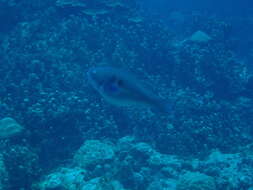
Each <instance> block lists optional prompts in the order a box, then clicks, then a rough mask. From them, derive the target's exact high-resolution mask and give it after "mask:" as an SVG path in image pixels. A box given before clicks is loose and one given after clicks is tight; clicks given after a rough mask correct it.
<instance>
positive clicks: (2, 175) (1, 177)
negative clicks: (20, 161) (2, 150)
mask: <svg viewBox="0 0 253 190" xmlns="http://www.w3.org/2000/svg"><path fill="white" fill-rule="evenodd" d="M7 180H8V173H7V171H6V168H5V164H4V161H3V156H2V155H1V154H0V190H4V189H5V188H4V183H5V182H6V181H7Z"/></svg>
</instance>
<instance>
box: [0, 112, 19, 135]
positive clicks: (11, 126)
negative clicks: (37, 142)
mask: <svg viewBox="0 0 253 190" xmlns="http://www.w3.org/2000/svg"><path fill="white" fill-rule="evenodd" d="M23 129H24V128H23V127H22V126H21V125H19V124H18V123H17V122H16V121H15V120H14V119H12V118H11V117H5V118H3V119H1V120H0V139H3V138H9V137H12V136H15V135H17V134H19V133H21V132H22V131H23Z"/></svg>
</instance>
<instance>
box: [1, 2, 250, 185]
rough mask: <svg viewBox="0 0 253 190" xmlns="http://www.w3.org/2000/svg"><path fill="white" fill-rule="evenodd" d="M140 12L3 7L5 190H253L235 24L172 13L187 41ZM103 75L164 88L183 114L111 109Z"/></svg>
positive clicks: (117, 6) (244, 77)
mask: <svg viewBox="0 0 253 190" xmlns="http://www.w3.org/2000/svg"><path fill="white" fill-rule="evenodd" d="M140 9H141V7H139V6H138V2H137V1H135V0H126V1H121V0H115V1H112V0H103V1H98V0H90V1H83V0H53V1H52V0H43V1H42V0H40V1H27V0H11V1H7V0H2V1H1V2H0V22H1V24H2V25H1V28H0V60H1V67H0V73H1V75H0V119H1V120H0V151H1V156H0V189H1V185H2V189H6V190H12V189H22V188H23V189H27V190H30V189H32V184H34V186H33V188H35V189H36V188H37V189H40V188H41V189H50V188H51V189H57V188H58V189H75V188H77V187H78V188H79V187H80V188H83V189H103V190H108V189H110V190H112V189H117V190H119V189H130V190H139V189H143V190H146V189H148V190H159V189H161V190H162V189H170V190H175V189H185V188H186V189H187V188H188V189H189V188H192V189H194V188H195V189H201V188H202V189H203V188H206V189H208V188H209V189H214V188H216V189H217V190H220V189H221V190H223V189H231V190H238V189H240V188H242V189H249V188H251V187H252V185H253V184H252V181H253V176H252V173H253V167H252V165H253V164H252V163H253V161H252V145H251V143H252V139H253V136H252V134H253V129H252V126H253V119H252V115H253V106H252V105H253V98H252V97H253V96H252V94H253V91H252V84H253V82H252V81H253V79H252V73H250V72H251V71H250V68H249V66H248V65H247V62H246V61H244V59H241V57H240V56H238V52H237V51H236V48H235V46H236V43H238V42H235V39H234V36H233V35H232V28H233V27H232V23H230V22H229V21H227V20H226V21H225V20H223V19H221V18H216V17H213V16H211V15H206V14H202V13H196V14H192V13H188V14H186V13H184V12H174V13H171V12H170V13H168V14H169V15H170V18H169V19H170V20H174V21H173V22H176V23H175V25H177V26H178V28H181V31H182V32H178V31H177V29H176V28H173V27H171V28H170V27H169V26H170V25H168V23H164V22H162V21H160V20H159V19H157V17H156V16H155V15H152V16H151V15H146V14H147V13H144V12H143V11H141V10H140ZM247 22H250V21H247ZM179 25H181V27H179ZM251 26H252V24H251ZM244 27H245V28H246V26H244ZM250 35H251V34H250ZM250 35H249V36H250ZM247 40H248V39H247ZM237 41H238V40H237ZM250 43H251V42H250V39H249V43H247V44H248V46H247V47H248V51H249V52H250V51H251V50H252V49H253V48H252V47H250ZM249 52H248V54H249ZM242 55H246V53H245V54H242ZM249 57H252V55H250V56H249ZM247 59H249V58H247ZM101 65H110V66H114V67H120V68H122V69H123V70H124V69H125V68H127V70H130V71H131V72H133V73H134V74H135V75H136V76H139V78H140V81H142V82H143V83H144V84H146V83H150V84H152V87H153V88H154V89H152V90H154V91H156V92H157V93H158V94H159V95H160V96H162V97H163V98H165V99H168V102H170V103H171V105H172V106H173V113H172V114H169V115H159V114H156V113H153V112H152V110H143V109H138V108H136V109H133V108H131V107H130V108H127V109H121V108H117V107H113V106H111V105H108V104H107V103H106V102H104V100H103V99H100V97H99V96H98V95H97V94H96V93H95V92H94V90H93V89H92V88H91V87H90V86H89V85H88V83H87V80H86V72H87V70H88V69H89V68H91V67H93V66H101ZM12 118H13V119H12ZM14 118H15V120H14ZM22 132H24V133H22ZM17 134H22V135H17ZM10 137H11V138H10ZM248 146H249V148H248V149H247V150H246V149H245V147H248ZM238 174H239V175H238ZM192 176H195V177H196V180H194V179H193V177H192ZM195 177H194V178H195ZM203 179H204V180H206V181H208V183H205V182H203V181H202V180H203Z"/></svg>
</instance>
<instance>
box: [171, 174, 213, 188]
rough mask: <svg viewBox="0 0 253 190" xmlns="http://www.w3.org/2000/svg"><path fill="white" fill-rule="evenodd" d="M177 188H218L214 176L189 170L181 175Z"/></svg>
mask: <svg viewBox="0 0 253 190" xmlns="http://www.w3.org/2000/svg"><path fill="white" fill-rule="evenodd" d="M176 189H177V190H216V185H215V181H214V179H213V178H212V177H210V176H208V175H205V174H202V173H199V172H187V173H185V174H184V175H182V176H181V178H180V179H179V181H178V184H177V188H176Z"/></svg>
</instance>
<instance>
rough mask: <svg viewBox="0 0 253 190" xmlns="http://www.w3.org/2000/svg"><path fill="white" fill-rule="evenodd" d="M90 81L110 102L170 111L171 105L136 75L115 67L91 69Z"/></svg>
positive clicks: (89, 72) (118, 104)
mask: <svg viewBox="0 0 253 190" xmlns="http://www.w3.org/2000/svg"><path fill="white" fill-rule="evenodd" d="M87 75H88V81H89V83H90V84H91V85H92V86H93V88H94V89H95V90H96V91H98V92H99V94H100V95H101V96H102V97H103V98H104V99H105V100H106V101H107V102H109V103H111V104H113V105H116V106H145V107H151V108H154V109H157V110H160V111H162V112H169V111H170V106H168V104H167V102H166V101H165V100H163V99H162V98H161V97H159V96H158V95H156V94H154V93H153V92H152V91H151V90H150V89H148V88H147V87H145V86H144V85H143V84H142V83H141V82H140V81H139V80H138V79H137V78H136V77H135V76H134V75H132V74H131V73H128V72H126V71H124V70H121V69H117V68H114V67H94V68H91V69H89V71H88V73H87Z"/></svg>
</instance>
